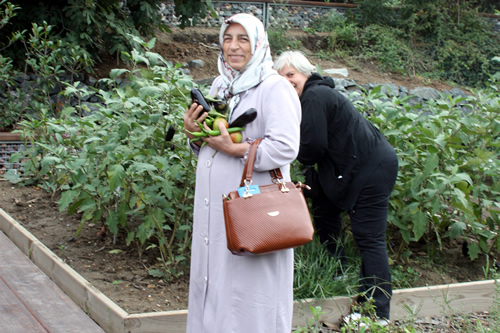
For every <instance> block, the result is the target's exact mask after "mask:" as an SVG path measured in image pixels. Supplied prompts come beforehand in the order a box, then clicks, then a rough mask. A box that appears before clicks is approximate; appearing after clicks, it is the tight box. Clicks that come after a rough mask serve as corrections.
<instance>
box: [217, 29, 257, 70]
mask: <svg viewBox="0 0 500 333" xmlns="http://www.w3.org/2000/svg"><path fill="white" fill-rule="evenodd" d="M223 41H224V42H223V44H222V54H223V55H224V58H225V59H226V61H227V63H228V64H229V66H231V67H232V68H233V69H235V70H237V71H239V70H242V69H243V68H244V67H245V66H246V64H248V62H249V61H250V58H251V57H252V49H251V44H250V39H249V38H248V35H247V32H246V30H245V28H243V26H242V25H241V24H238V23H234V24H231V25H230V26H229V27H228V28H227V29H226V32H224V39H223Z"/></svg>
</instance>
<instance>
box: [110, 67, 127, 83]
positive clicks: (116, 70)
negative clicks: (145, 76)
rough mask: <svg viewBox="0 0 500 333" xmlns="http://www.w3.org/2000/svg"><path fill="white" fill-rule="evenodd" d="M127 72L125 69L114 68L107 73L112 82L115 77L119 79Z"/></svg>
mask: <svg viewBox="0 0 500 333" xmlns="http://www.w3.org/2000/svg"><path fill="white" fill-rule="evenodd" d="M129 72H130V71H129V70H128V69H125V68H114V69H112V70H111V72H110V73H109V77H110V78H111V79H113V80H114V79H116V78H117V77H119V76H120V75H122V74H124V73H129Z"/></svg>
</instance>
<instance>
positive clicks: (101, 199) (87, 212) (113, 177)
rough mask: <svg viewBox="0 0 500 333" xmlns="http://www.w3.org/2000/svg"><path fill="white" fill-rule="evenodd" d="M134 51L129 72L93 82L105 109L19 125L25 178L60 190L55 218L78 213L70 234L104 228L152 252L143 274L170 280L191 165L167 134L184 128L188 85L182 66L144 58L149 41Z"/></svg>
mask: <svg viewBox="0 0 500 333" xmlns="http://www.w3.org/2000/svg"><path fill="white" fill-rule="evenodd" d="M142 45H143V46H144V47H145V51H144V52H139V51H137V50H134V51H132V52H131V53H130V54H128V53H125V54H124V55H125V56H126V57H127V58H128V59H129V61H130V64H131V68H132V69H115V70H112V71H111V73H110V78H108V79H103V80H101V81H100V82H99V86H101V87H102V88H101V89H98V90H97V93H98V95H99V96H100V97H101V99H102V100H103V102H104V105H95V106H93V108H95V109H96V110H94V111H92V112H91V113H90V115H88V116H85V117H84V116H81V115H82V114H83V112H84V111H87V112H89V111H90V110H89V105H88V104H83V103H79V104H77V105H76V106H74V107H69V106H66V107H65V108H63V110H62V111H61V114H60V117H59V118H51V117H47V116H43V117H40V118H39V119H31V120H26V121H24V122H23V123H22V134H23V137H24V138H25V140H26V146H27V147H29V146H32V148H29V149H28V150H27V152H28V156H25V157H23V158H26V159H27V160H26V161H25V163H24V165H25V171H26V173H30V174H33V175H35V181H37V182H41V183H42V184H43V187H45V189H47V190H49V191H53V192H55V191H60V192H61V198H60V200H59V209H60V210H61V211H64V210H67V211H68V213H70V214H73V213H75V212H79V213H80V214H81V216H82V218H81V225H80V228H79V230H78V231H77V234H78V233H79V231H80V230H81V228H82V227H83V226H84V225H85V224H86V223H89V222H92V223H97V224H99V223H102V224H103V226H104V227H105V228H107V229H108V230H109V231H110V232H111V233H113V234H114V235H115V236H116V235H118V236H119V237H123V238H124V239H125V241H126V243H127V245H129V244H136V246H137V248H138V250H139V254H142V253H143V251H145V250H146V249H152V248H155V249H157V250H158V253H159V258H158V259H159V261H158V265H157V267H153V269H151V270H150V273H151V274H153V275H158V276H162V277H164V278H166V279H170V278H174V277H176V276H179V275H180V274H182V273H183V272H184V271H185V268H186V266H187V265H188V261H187V258H188V253H189V247H190V243H191V241H190V239H191V234H190V230H191V221H192V201H193V188H194V175H195V160H194V158H193V154H192V152H191V150H190V149H189V148H188V146H187V144H186V139H185V136H184V135H183V134H182V133H181V134H178V135H173V134H174V132H175V131H177V132H181V130H182V128H183V125H182V119H183V117H182V116H183V114H184V112H185V109H186V106H187V102H188V101H187V99H186V94H189V91H190V90H191V89H192V88H193V87H194V85H195V84H194V82H193V81H192V78H191V77H189V76H186V75H184V74H182V73H181V72H180V71H179V67H180V66H181V65H179V64H177V65H173V64H170V63H168V62H167V61H165V60H164V59H163V58H162V57H161V56H160V55H158V54H156V53H152V52H149V51H148V49H150V48H152V47H153V45H154V40H152V41H150V42H149V43H142ZM125 82H126V84H123V83H125ZM88 93H89V92H88V91H84V90H81V89H79V88H78V82H75V83H74V84H72V85H69V86H68V87H67V88H66V89H65V91H64V94H65V95H67V97H70V96H71V97H72V98H73V99H77V100H79V101H81V100H82V97H83V96H84V95H85V94H88ZM75 97H76V98H75ZM172 135H173V136H172ZM35 140H36V141H35ZM18 158H20V156H19V157H18ZM122 235H123V236H122Z"/></svg>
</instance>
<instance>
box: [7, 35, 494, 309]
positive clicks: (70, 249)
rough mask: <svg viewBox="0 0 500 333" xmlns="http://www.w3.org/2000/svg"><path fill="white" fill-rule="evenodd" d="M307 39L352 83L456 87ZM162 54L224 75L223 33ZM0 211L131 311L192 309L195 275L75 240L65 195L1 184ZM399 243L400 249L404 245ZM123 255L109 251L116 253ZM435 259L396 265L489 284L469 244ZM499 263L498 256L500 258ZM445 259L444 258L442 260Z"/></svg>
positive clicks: (169, 46) (169, 42) (102, 73)
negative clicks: (332, 54)
mask: <svg viewBox="0 0 500 333" xmlns="http://www.w3.org/2000/svg"><path fill="white" fill-rule="evenodd" d="M292 33H293V34H294V36H296V37H297V38H301V40H303V45H304V46H305V47H306V48H308V49H304V50H303V51H305V52H306V53H307V54H309V55H310V57H311V61H312V62H313V63H315V64H320V66H321V67H322V68H323V69H327V68H347V69H348V70H349V76H348V77H347V78H348V79H353V80H356V81H357V82H358V83H395V84H398V85H404V86H406V87H408V88H413V87H416V86H431V87H434V88H436V89H438V90H441V91H442V90H445V89H450V88H451V86H450V85H447V84H444V83H440V82H426V81H424V80H422V79H421V78H418V77H401V76H397V75H394V74H390V73H384V72H380V71H378V70H377V68H376V65H375V64H373V63H358V64H355V66H354V65H352V64H351V65H349V64H348V63H347V62H344V61H343V60H341V59H331V60H328V61H327V60H319V59H317V58H316V57H314V51H315V47H317V45H320V44H321V42H322V38H324V36H310V35H306V34H305V33H301V32H292ZM157 39H158V40H157V42H156V47H155V49H154V51H155V52H157V53H160V54H162V55H163V57H164V58H165V59H167V60H170V61H174V62H180V63H187V62H188V61H189V60H192V59H201V60H203V61H204V64H205V66H204V67H203V68H200V69H195V68H192V69H191V75H192V76H193V78H194V79H205V78H211V77H214V76H216V75H217V55H218V52H219V49H218V47H217V46H214V45H213V44H216V43H217V39H218V30H217V29H189V30H185V31H174V32H173V33H172V34H170V35H169V34H158V35H157ZM117 67H119V66H117V65H116V59H109V61H105V62H103V63H102V64H100V65H99V66H98V68H97V69H96V73H95V75H96V76H97V77H106V76H107V75H108V73H109V71H110V70H111V69H112V68H117ZM0 193H1V194H0V208H1V209H3V210H4V211H6V212H7V213H8V214H9V215H11V216H12V217H13V218H14V219H15V220H16V221H18V222H19V223H21V224H22V225H23V226H24V227H25V228H26V229H27V230H28V231H30V232H31V233H32V234H33V235H34V236H35V237H37V238H38V239H39V240H40V241H41V242H43V243H44V244H45V245H46V246H47V247H48V248H49V249H51V250H52V251H53V252H54V253H55V254H57V255H58V256H59V257H60V258H62V259H63V260H64V261H65V262H66V263H67V264H68V265H70V266H71V267H72V268H73V269H75V270H76V271H77V272H78V273H79V274H80V275H82V276H83V277H84V278H85V279H87V280H88V281H89V282H90V283H91V284H92V285H94V286H95V287H96V288H97V289H99V290H100V291H102V292H103V293H104V294H105V295H106V296H107V297H109V298H110V299H111V300H113V301H114V302H115V303H117V304H118V305H119V306H120V307H122V308H123V309H124V310H125V311H127V312H129V313H144V312H154V311H166V310H176V309H186V308H187V300H188V276H187V275H188V274H185V275H184V276H183V277H181V278H180V279H178V280H177V281H174V282H171V283H165V282H163V281H162V280H159V279H157V278H153V277H151V276H149V275H148V269H149V268H150V267H151V266H152V265H153V264H154V263H155V255H154V254H151V255H146V256H143V257H142V258H139V256H138V254H137V251H136V249H135V248H133V247H126V246H125V244H124V238H123V237H120V236H119V237H118V238H117V239H116V243H115V244H113V236H112V235H110V234H106V233H102V229H101V225H93V224H86V225H85V226H84V227H83V230H82V232H81V235H80V236H79V237H78V238H75V231H76V230H77V228H78V226H79V224H80V219H79V216H68V215H67V214H66V213H65V212H62V213H61V212H59V209H58V204H57V200H58V194H51V193H47V192H46V191H44V190H42V189H40V188H38V187H22V186H17V185H12V184H10V183H8V182H7V181H4V180H0ZM397 245H398V244H395V246H397ZM427 245H429V244H419V245H417V247H420V248H421V249H419V248H415V249H413V250H414V253H415V255H414V256H413V257H412V258H416V257H420V258H427V251H426V248H427ZM116 249H119V250H121V252H120V253H114V254H112V253H110V251H111V250H116ZM435 250H436V258H443V260H442V261H441V263H442V264H441V265H438V264H432V266H429V265H430V264H427V265H425V266H423V265H422V264H420V263H421V262H429V261H428V260H409V261H408V262H396V263H395V264H400V265H403V266H404V267H405V268H408V267H411V268H412V269H414V270H415V271H417V272H418V274H419V276H420V278H419V279H418V281H416V282H415V283H414V284H413V285H412V286H413V287H417V286H425V285H438V284H447V283H455V282H465V281H476V280H481V279H484V274H483V270H482V267H484V266H485V265H486V264H485V258H484V257H480V258H479V259H476V260H475V261H472V262H471V261H470V260H469V259H468V258H466V257H464V255H463V254H462V244H461V243H460V242H457V241H453V242H448V243H445V244H444V248H443V250H442V252H440V251H439V250H438V249H437V248H436V249H435ZM497 259H499V258H497ZM438 262H439V260H438Z"/></svg>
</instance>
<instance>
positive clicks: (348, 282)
mask: <svg viewBox="0 0 500 333" xmlns="http://www.w3.org/2000/svg"><path fill="white" fill-rule="evenodd" d="M345 246H346V252H347V256H348V257H349V258H350V259H349V260H350V262H349V267H348V268H346V269H344V270H343V271H342V269H341V267H340V264H339V261H338V260H336V259H335V258H333V257H332V256H330V254H329V253H328V252H327V251H326V250H325V248H324V247H323V246H322V245H321V244H320V243H319V241H318V240H317V239H316V238H315V240H313V241H312V242H310V243H308V244H306V245H305V246H302V247H300V248H298V249H296V251H295V281H294V293H295V298H296V299H298V300H301V299H306V298H313V299H328V298H331V297H339V296H347V297H351V298H352V297H354V296H356V293H357V291H356V290H357V285H358V276H359V269H358V267H359V266H360V262H359V259H356V258H358V256H357V254H356V248H355V246H354V244H353V242H352V238H349V237H348V238H347V240H346V244H345ZM425 262H428V265H426V266H425V267H426V269H428V270H433V271H435V272H439V271H440V270H441V269H442V268H441V267H438V266H433V265H432V263H429V261H428V260H427V261H425ZM491 267H495V265H494V264H493V265H490V262H489V260H488V258H487V260H486V267H484V268H483V274H484V278H485V279H500V272H498V271H497V270H496V269H494V268H491ZM391 270H392V278H393V285H394V289H403V288H412V287H413V286H415V285H416V284H417V283H418V282H419V273H418V272H417V271H416V270H415V269H414V268H412V267H404V266H402V265H393V266H392V267H391ZM339 272H341V273H342V274H343V275H344V278H343V279H332V276H336V275H337V274H338V273H339ZM420 282H421V281H420ZM495 291H496V292H495V295H494V296H493V297H494V301H493V304H492V305H491V307H490V310H489V311H488V312H485V313H481V315H478V314H466V315H458V314H457V313H458V312H459V311H460V309H457V308H456V306H455V307H454V306H452V304H451V303H450V300H448V299H447V298H446V297H445V298H444V301H438V300H435V301H434V302H435V303H436V304H438V303H437V302H441V304H440V308H441V310H440V313H436V316H442V317H446V323H444V324H445V325H446V327H447V329H446V330H443V327H441V326H442V325H441V326H440V325H434V324H433V323H432V321H430V320H427V319H428V318H427V319H426V320H427V321H429V324H427V325H424V324H423V322H425V320H422V319H421V318H419V317H418V316H419V312H420V310H421V308H420V307H418V306H417V307H415V308H412V307H410V306H406V307H405V312H406V316H405V317H406V318H405V319H404V320H397V321H395V322H393V323H391V324H390V325H389V326H388V327H382V326H377V325H376V324H375V319H376V318H375V316H374V313H375V311H374V308H373V306H372V305H371V304H370V303H368V304H366V305H365V307H366V308H364V309H358V311H362V312H364V313H368V314H371V315H372V317H371V318H370V317H367V318H364V319H363V321H364V322H365V323H366V324H368V325H369V326H371V330H370V332H405V333H412V332H436V333H437V332H465V333H468V332H500V286H499V285H498V284H497V285H496V287H495ZM464 301H466V300H464ZM355 310H356V309H355ZM307 311H309V313H307V315H306V317H307V318H310V319H309V320H308V326H307V327H298V328H297V329H296V330H295V331H294V333H305V332H322V333H329V332H363V329H362V328H360V327H356V325H354V324H351V325H350V326H345V327H343V328H341V329H340V331H339V330H337V331H335V330H329V329H326V328H324V327H322V324H321V320H320V317H321V315H323V314H324V312H323V310H322V309H321V306H316V307H312V306H310V307H309V308H308V310H306V312H307ZM462 312H465V310H464V309H462ZM423 326H426V328H425V330H419V329H418V327H423Z"/></svg>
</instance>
